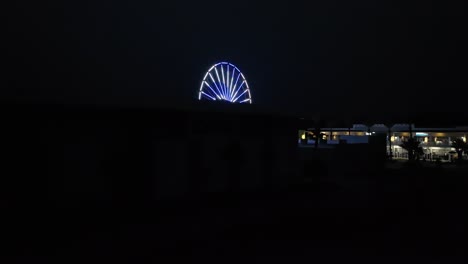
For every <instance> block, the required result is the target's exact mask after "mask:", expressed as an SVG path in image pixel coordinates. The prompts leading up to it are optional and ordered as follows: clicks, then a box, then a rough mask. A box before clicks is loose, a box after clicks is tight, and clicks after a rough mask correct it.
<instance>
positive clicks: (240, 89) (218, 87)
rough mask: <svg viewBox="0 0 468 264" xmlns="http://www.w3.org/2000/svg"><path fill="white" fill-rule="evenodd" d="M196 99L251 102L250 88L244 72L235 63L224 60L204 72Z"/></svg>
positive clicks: (239, 102) (240, 102)
mask: <svg viewBox="0 0 468 264" xmlns="http://www.w3.org/2000/svg"><path fill="white" fill-rule="evenodd" d="M215 74H216V76H215ZM236 75H237V76H236ZM208 76H209V77H208ZM198 99H199V100H210V101H217V100H219V101H228V102H231V103H238V104H244V103H246V104H252V98H251V94H250V88H249V85H248V83H247V80H246V79H245V76H244V74H242V72H241V71H240V70H239V69H238V68H237V67H236V66H235V65H233V64H231V63H229V62H224V61H223V62H219V63H216V64H214V65H213V66H211V67H210V68H209V70H208V71H207V72H206V74H205V76H204V77H203V80H202V82H201V85H200V90H199V92H198Z"/></svg>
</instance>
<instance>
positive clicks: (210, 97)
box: [201, 92, 216, 100]
mask: <svg viewBox="0 0 468 264" xmlns="http://www.w3.org/2000/svg"><path fill="white" fill-rule="evenodd" d="M201 93H202V94H204V95H206V96H208V97H209V98H211V99H212V100H216V98H214V97H212V96H210V95H208V94H206V93H205V92H201Z"/></svg>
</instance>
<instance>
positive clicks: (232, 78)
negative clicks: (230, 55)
mask: <svg viewBox="0 0 468 264" xmlns="http://www.w3.org/2000/svg"><path fill="white" fill-rule="evenodd" d="M235 70H236V68H234V67H232V74H231V83H230V84H229V91H230V95H231V96H232V88H233V87H232V82H233V81H234V71H235Z"/></svg>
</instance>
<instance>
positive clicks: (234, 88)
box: [231, 72, 240, 97]
mask: <svg viewBox="0 0 468 264" xmlns="http://www.w3.org/2000/svg"><path fill="white" fill-rule="evenodd" d="M239 77H240V72H238V74H237V79H236V83H235V84H234V87H233V88H232V92H231V93H232V97H234V96H235V94H234V92H235V91H236V87H237V83H238V82H239Z"/></svg>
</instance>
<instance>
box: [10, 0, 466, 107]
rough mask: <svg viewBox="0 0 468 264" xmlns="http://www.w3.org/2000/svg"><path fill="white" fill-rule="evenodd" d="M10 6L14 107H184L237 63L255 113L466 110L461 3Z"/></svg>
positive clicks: (333, 0) (247, 0) (174, 0)
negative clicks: (215, 74) (212, 75)
mask: <svg viewBox="0 0 468 264" xmlns="http://www.w3.org/2000/svg"><path fill="white" fill-rule="evenodd" d="M96 2H97V3H94V1H90V2H89V3H86V2H85V1H64V3H58V2H55V3H42V1H34V2H32V1H31V2H30V3H26V2H24V1H15V4H14V7H12V8H11V9H9V10H7V12H8V13H9V14H10V16H9V19H8V24H7V32H6V36H7V37H6V42H7V44H8V45H7V49H6V51H7V53H8V55H9V56H8V57H7V58H8V59H7V60H6V62H7V63H8V69H9V70H8V71H7V79H8V82H7V83H8V85H7V86H6V88H3V89H2V94H3V95H2V97H3V98H7V99H8V100H10V99H11V100H16V101H38V102H65V103H91V104H105V103H118V104H133V105H154V106H158V105H161V104H163V105H167V104H169V105H174V106H177V105H183V104H185V103H187V102H188V101H191V100H192V99H194V98H196V92H197V89H198V87H199V83H200V81H201V78H202V77H203V75H204V73H205V71H206V70H207V69H208V68H209V66H211V65H212V64H214V63H215V62H218V61H230V62H232V63H234V64H236V65H237V66H238V67H239V68H240V69H241V70H242V71H243V72H244V74H245V75H246V78H247V80H248V81H249V83H250V86H251V90H252V97H253V100H254V102H255V103H256V104H258V105H259V106H261V107H265V108H270V109H276V110H279V111H283V110H284V111H298V112H304V113H316V112H320V111H327V112H340V111H344V112H346V113H347V114H350V113H351V114H352V113H363V112H364V113H365V112H370V113H374V114H375V113H379V114H390V112H391V111H396V112H398V111H400V112H402V111H412V112H425V111H429V110H431V111H447V109H451V110H452V111H453V110H462V111H464V112H467V110H466V109H467V107H466V101H467V100H466V98H467V97H466V95H465V94H464V93H463V92H464V91H465V90H466V88H467V87H468V86H467V78H466V77H465V76H466V69H467V67H466V64H467V56H466V47H467V46H468V45H467V44H468V43H467V41H466V35H467V30H466V28H465V26H464V22H466V21H465V20H466V18H465V15H466V11H465V6H464V4H463V3H464V1H418V2H415V1H400V2H396V1H387V0H381V1H375V0H372V1H371V0H368V1H367V0H366V1H361V0H356V1H349V0H348V1H345V0H327V1H303V2H300V1H261V2H259V1H252V0H237V1H181V0H170V1H144V2H139V1H128V2H124V1H96Z"/></svg>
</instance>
